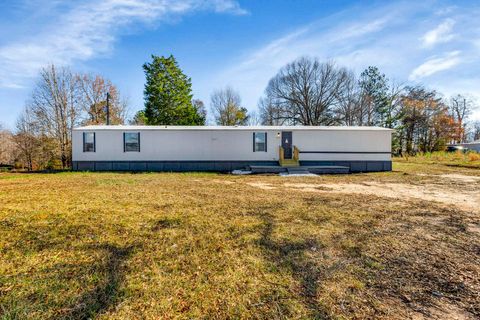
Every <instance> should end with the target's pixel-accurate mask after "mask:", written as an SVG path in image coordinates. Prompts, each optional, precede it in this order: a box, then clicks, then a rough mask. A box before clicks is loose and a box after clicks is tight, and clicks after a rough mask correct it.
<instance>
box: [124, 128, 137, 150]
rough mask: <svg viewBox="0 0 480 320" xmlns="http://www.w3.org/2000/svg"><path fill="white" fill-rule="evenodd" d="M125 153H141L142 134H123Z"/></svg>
mask: <svg viewBox="0 0 480 320" xmlns="http://www.w3.org/2000/svg"><path fill="white" fill-rule="evenodd" d="M123 151H124V152H140V132H124V133H123Z"/></svg>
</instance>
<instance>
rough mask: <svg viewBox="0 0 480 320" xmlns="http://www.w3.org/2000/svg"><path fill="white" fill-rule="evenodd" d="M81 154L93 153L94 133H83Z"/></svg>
mask: <svg viewBox="0 0 480 320" xmlns="http://www.w3.org/2000/svg"><path fill="white" fill-rule="evenodd" d="M83 152H95V132H84V133H83Z"/></svg>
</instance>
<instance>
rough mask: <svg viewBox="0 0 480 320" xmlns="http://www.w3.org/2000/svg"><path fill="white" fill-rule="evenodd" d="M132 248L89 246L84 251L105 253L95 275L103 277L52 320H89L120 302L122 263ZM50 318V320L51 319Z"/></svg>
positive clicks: (122, 276) (122, 275)
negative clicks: (104, 258) (103, 261)
mask: <svg viewBox="0 0 480 320" xmlns="http://www.w3.org/2000/svg"><path fill="white" fill-rule="evenodd" d="M134 248H135V247H134V246H127V247H118V246H115V245H111V244H101V245H94V246H89V247H87V248H86V249H93V250H102V251H105V253H106V255H107V257H106V262H105V263H104V264H101V265H99V266H98V269H99V270H96V271H97V273H99V274H102V275H104V279H103V280H101V281H100V283H99V284H97V285H96V286H95V287H94V288H93V289H91V290H90V291H87V292H85V293H83V294H82V295H81V297H80V298H79V299H77V300H76V301H75V303H73V304H72V305H71V306H69V307H67V308H65V309H64V310H67V311H66V312H62V314H59V315H56V316H55V317H53V318H54V319H91V318H93V317H95V315H98V314H100V313H102V312H104V311H106V310H108V309H109V308H111V307H112V306H114V305H116V304H117V303H118V302H119V301H120V297H119V296H120V294H119V287H120V285H121V283H122V281H123V278H124V273H123V270H122V269H123V262H124V261H125V260H126V259H128V257H129V256H130V255H131V254H132V251H133V249H134ZM53 318H52V319H53Z"/></svg>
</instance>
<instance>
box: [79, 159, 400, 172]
mask: <svg viewBox="0 0 480 320" xmlns="http://www.w3.org/2000/svg"><path fill="white" fill-rule="evenodd" d="M300 165H301V166H342V167H349V168H350V172H353V173H355V172H373V171H392V162H391V161H300ZM248 166H278V162H277V161H74V162H73V165H72V169H73V170H74V171H147V172H150V171H152V172H161V171H166V172H188V171H211V172H231V171H233V170H241V169H245V168H246V167H248Z"/></svg>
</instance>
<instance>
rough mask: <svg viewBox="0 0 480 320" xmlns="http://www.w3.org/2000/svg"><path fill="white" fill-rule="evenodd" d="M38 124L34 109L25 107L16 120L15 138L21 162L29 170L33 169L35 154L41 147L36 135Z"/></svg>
mask: <svg viewBox="0 0 480 320" xmlns="http://www.w3.org/2000/svg"><path fill="white" fill-rule="evenodd" d="M36 131H37V129H36V125H35V122H34V116H33V114H32V111H31V110H30V109H29V108H28V107H27V108H25V109H24V110H23V111H22V113H21V114H20V116H19V117H18V119H17V122H16V134H15V136H14V138H13V141H14V142H15V145H16V148H17V150H18V156H19V160H20V163H21V164H22V166H23V167H26V168H27V169H28V170H30V171H31V170H33V167H34V158H35V154H36V152H37V150H38V147H39V141H38V139H37V137H36V134H37V132H36Z"/></svg>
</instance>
